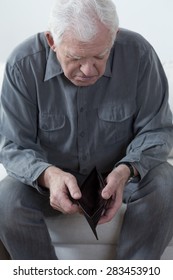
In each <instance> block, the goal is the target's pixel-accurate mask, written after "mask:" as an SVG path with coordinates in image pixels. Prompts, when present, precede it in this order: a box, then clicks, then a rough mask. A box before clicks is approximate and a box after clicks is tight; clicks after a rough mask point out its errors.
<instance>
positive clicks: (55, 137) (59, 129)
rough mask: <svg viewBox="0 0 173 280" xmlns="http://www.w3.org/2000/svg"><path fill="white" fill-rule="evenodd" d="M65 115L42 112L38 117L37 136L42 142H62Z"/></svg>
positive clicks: (64, 134)
mask: <svg viewBox="0 0 173 280" xmlns="http://www.w3.org/2000/svg"><path fill="white" fill-rule="evenodd" d="M65 123H66V118H65V115H63V114H61V113H59V114H49V113H42V114H41V115H40V118H39V138H40V141H41V143H42V144H43V143H44V144H49V145H50V144H55V145H57V144H58V143H62V142H63V141H64V139H65V137H66V129H65Z"/></svg>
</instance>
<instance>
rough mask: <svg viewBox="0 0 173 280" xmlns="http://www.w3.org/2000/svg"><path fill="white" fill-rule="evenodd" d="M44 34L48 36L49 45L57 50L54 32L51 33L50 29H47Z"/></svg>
mask: <svg viewBox="0 0 173 280" xmlns="http://www.w3.org/2000/svg"><path fill="white" fill-rule="evenodd" d="M44 34H45V37H46V40H47V43H48V45H49V47H50V48H51V49H52V50H53V51H55V49H56V46H55V43H54V40H53V37H52V34H51V33H50V32H49V31H46V32H45V33H44Z"/></svg>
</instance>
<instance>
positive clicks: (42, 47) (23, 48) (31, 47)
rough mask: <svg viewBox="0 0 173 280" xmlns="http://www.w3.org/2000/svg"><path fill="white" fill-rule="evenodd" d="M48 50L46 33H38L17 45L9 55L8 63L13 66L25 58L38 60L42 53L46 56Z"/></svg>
mask: <svg viewBox="0 0 173 280" xmlns="http://www.w3.org/2000/svg"><path fill="white" fill-rule="evenodd" d="M48 51H49V46H48V44H47V42H46V39H45V36H44V33H43V32H42V33H38V34H35V35H33V36H31V37H29V38H27V39H26V40H24V41H23V42H21V43H20V44H19V45H18V46H16V47H15V48H14V50H13V51H12V53H11V54H10V55H9V57H8V60H7V63H8V64H9V65H10V66H12V67H13V66H15V65H16V64H19V63H21V62H24V61H25V60H31V59H34V60H37V59H38V57H39V56H40V55H43V56H46V54H47V53H48Z"/></svg>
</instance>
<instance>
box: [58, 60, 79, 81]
mask: <svg viewBox="0 0 173 280" xmlns="http://www.w3.org/2000/svg"><path fill="white" fill-rule="evenodd" d="M62 68H63V71H64V74H65V76H66V77H68V78H69V77H72V76H74V75H75V73H77V72H78V71H80V69H79V65H78V64H75V63H65V64H64V65H62Z"/></svg>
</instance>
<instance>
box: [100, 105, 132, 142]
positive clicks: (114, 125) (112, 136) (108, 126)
mask: <svg viewBox="0 0 173 280" xmlns="http://www.w3.org/2000/svg"><path fill="white" fill-rule="evenodd" d="M134 112H135V108H133V107H132V106H129V105H128V104H125V105H123V104H122V105H121V104H118V105H112V106H111V105H110V106H102V107H100V108H99V109H98V119H99V121H98V123H99V134H100V137H103V141H104V142H105V144H113V143H115V142H117V141H125V142H127V139H130V138H131V137H132V134H133V116H134Z"/></svg>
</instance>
